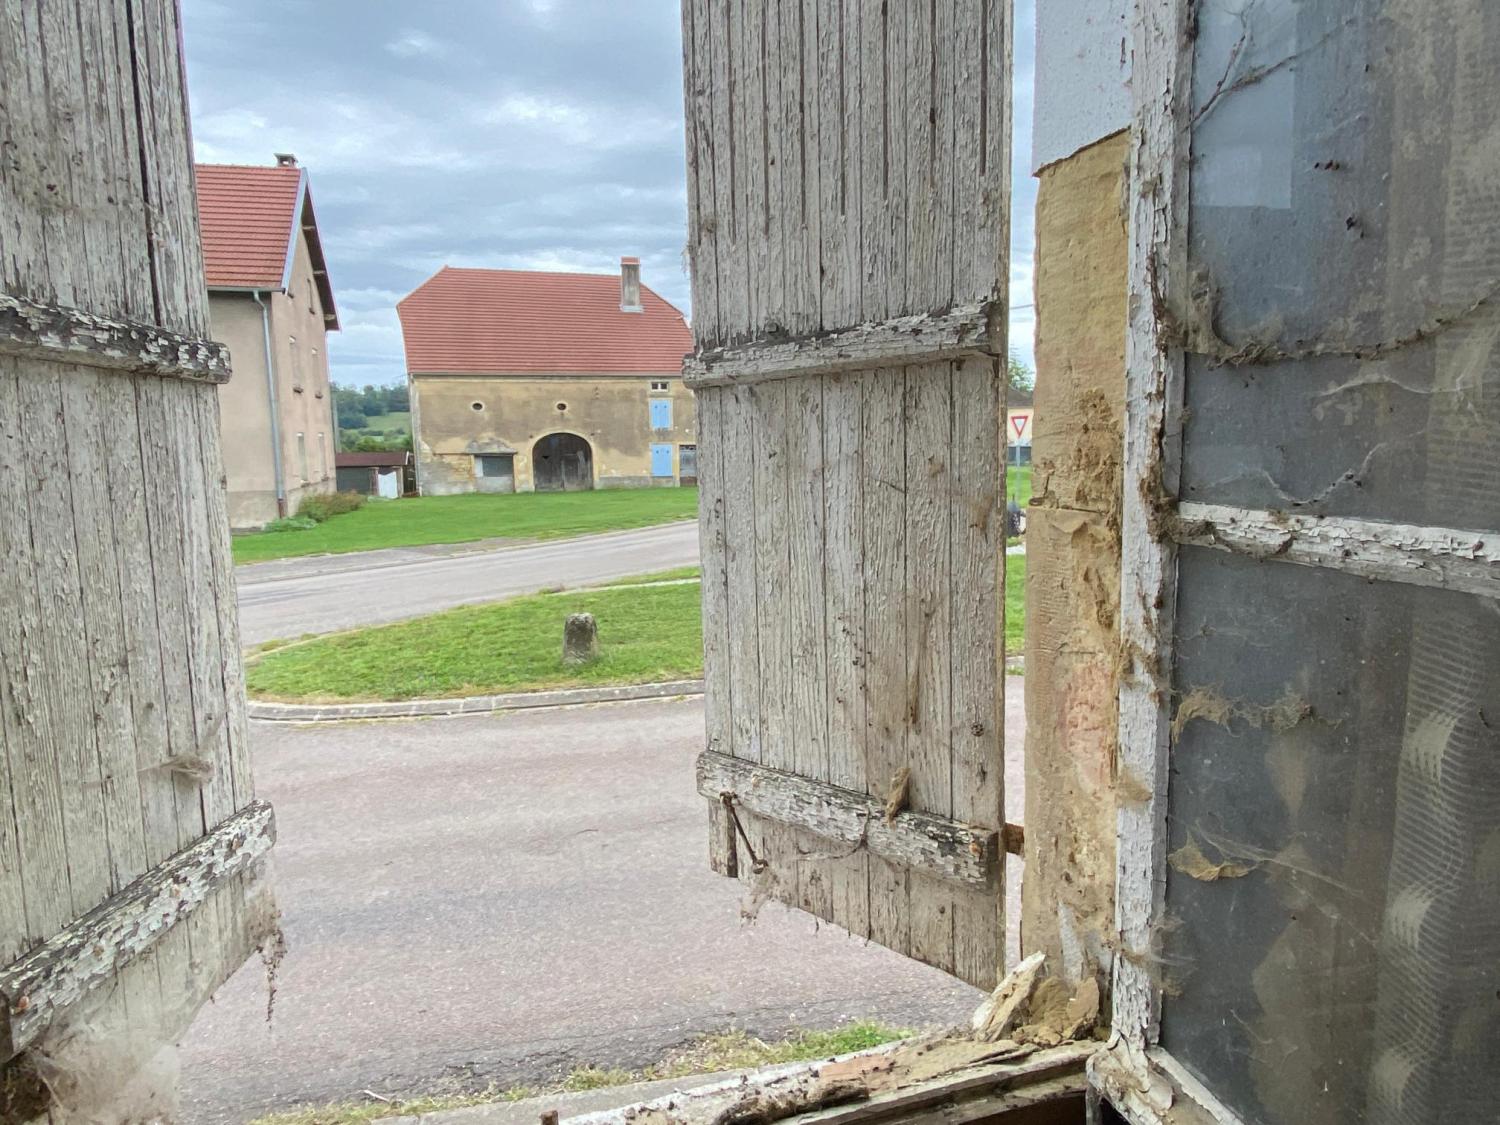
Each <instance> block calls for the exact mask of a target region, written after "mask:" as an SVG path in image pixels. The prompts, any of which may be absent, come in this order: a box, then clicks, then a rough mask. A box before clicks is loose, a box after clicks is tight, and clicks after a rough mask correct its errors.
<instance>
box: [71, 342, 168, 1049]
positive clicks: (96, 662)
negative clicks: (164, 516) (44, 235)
mask: <svg viewBox="0 0 1500 1125" xmlns="http://www.w3.org/2000/svg"><path fill="white" fill-rule="evenodd" d="M120 381H121V380H120V377H119V376H117V375H113V374H109V375H100V374H98V373H96V372H93V371H90V370H88V369H86V368H62V369H60V383H61V391H62V418H63V427H62V428H63V434H64V438H65V448H66V457H67V464H68V470H69V475H70V477H71V480H72V485H73V488H72V499H73V513H72V514H73V526H74V528H75V530H76V541H77V545H78V570H79V589H80V595H81V599H80V600H81V606H82V616H81V617H80V622H81V624H82V627H83V634H84V640H85V644H86V651H87V663H86V667H87V674H88V682H89V698H90V699H91V700H92V702H93V707H92V711H93V727H94V735H95V739H96V741H97V745H98V759H99V768H100V796H101V798H102V801H103V811H104V820H103V822H102V824H100V825H99V826H97V828H96V831H97V832H100V833H102V835H103V838H104V840H105V842H106V849H107V853H108V857H109V872H110V891H111V893H114V892H117V891H119V890H120V889H121V888H123V887H124V886H125V885H126V884H128V883H129V882H131V881H132V880H133V879H135V878H137V877H138V876H140V875H142V874H144V873H145V871H146V869H147V868H148V866H149V860H148V857H147V851H146V840H145V822H144V818H143V815H142V807H141V773H140V771H141V768H142V767H141V765H140V758H141V750H142V749H143V748H141V747H138V746H137V744H136V741H135V723H134V716H133V713H132V708H133V699H132V696H131V692H130V685H129V676H130V656H129V639H128V632H127V623H126V617H125V603H126V602H127V601H128V600H135V599H136V598H137V597H138V596H139V595H138V594H137V592H136V591H135V590H133V589H129V588H127V587H124V586H122V585H121V583H120V574H119V560H118V557H117V554H116V543H115V541H116V536H117V533H118V530H119V522H118V521H117V519H116V513H115V509H114V505H113V500H112V498H111V496H110V493H109V485H108V479H107V478H108V476H109V475H110V474H111V473H114V472H117V471H119V466H118V465H117V464H116V463H115V462H113V461H112V460H111V459H110V458H109V457H108V456H107V453H108V451H109V450H108V439H107V438H106V432H107V431H110V430H113V429H114V428H115V427H117V426H118V425H119V424H120V421H121V419H120V418H119V416H118V415H116V414H114V413H113V412H112V411H110V410H109V409H108V407H109V406H110V405H111V403H110V399H109V394H108V392H109V390H111V389H112V387H110V386H108V384H117V383H119V382H120ZM144 749H146V750H147V753H148V754H150V753H152V752H153V751H155V752H159V747H148V748H144ZM162 768H163V767H162V765H161V763H160V761H153V762H152V763H151V764H150V765H149V766H147V767H146V769H147V772H151V773H157V772H161V770H162ZM157 956H158V954H157V951H156V950H155V949H152V950H150V951H148V952H147V954H146V955H145V956H144V957H141V958H138V959H136V960H135V961H133V962H131V963H130V964H128V965H126V966H125V967H124V968H122V969H121V970H120V971H119V972H118V973H117V974H116V976H115V981H114V989H115V994H116V996H117V998H118V1011H117V1014H116V1015H115V1017H114V1018H116V1019H118V1020H119V1024H120V1027H121V1028H125V1027H128V1028H130V1029H131V1032H132V1034H131V1037H130V1039H131V1041H132V1042H133V1043H139V1044H140V1046H139V1050H140V1051H144V1052H147V1053H152V1052H154V1051H155V1049H156V1044H157V1043H158V1042H159V1040H158V1039H156V1038H154V1037H152V1036H150V1035H148V1034H147V1032H148V1029H149V1027H150V1026H151V1021H152V1020H153V1019H154V1017H155V1013H157V1012H158V1011H159V1010H160V1009H161V1008H162V1007H163V1000H164V998H163V996H162V994H161V985H160V980H159V978H158V974H157ZM165 999H166V1000H167V1002H168V1003H170V1004H172V1005H174V1006H175V1005H179V1004H181V1003H182V998H181V997H178V996H176V995H173V996H171V997H168V998H165ZM135 1050H136V1049H135V1048H132V1049H131V1051H130V1054H131V1055H133V1054H134V1053H135Z"/></svg>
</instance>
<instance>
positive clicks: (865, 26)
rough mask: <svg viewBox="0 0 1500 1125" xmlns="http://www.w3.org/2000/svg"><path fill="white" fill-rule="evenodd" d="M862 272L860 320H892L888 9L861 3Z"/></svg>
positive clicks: (879, 0) (867, 0) (877, 1)
mask: <svg viewBox="0 0 1500 1125" xmlns="http://www.w3.org/2000/svg"><path fill="white" fill-rule="evenodd" d="M859 13H860V18H859V37H860V39H859V59H860V74H859V94H858V99H857V101H858V104H859V114H860V121H859V136H860V138H861V147H860V193H859V209H860V271H859V291H860V295H859V319H860V320H861V321H876V320H884V319H886V317H887V316H888V315H889V309H888V305H887V292H886V278H887V277H888V275H889V261H890V245H891V229H892V228H891V225H890V220H889V216H888V215H887V213H886V206H887V201H888V196H889V194H890V184H891V161H890V148H891V130H890V115H891V106H890V104H889V98H888V90H887V86H886V67H887V59H886V5H885V3H884V2H883V0H859Z"/></svg>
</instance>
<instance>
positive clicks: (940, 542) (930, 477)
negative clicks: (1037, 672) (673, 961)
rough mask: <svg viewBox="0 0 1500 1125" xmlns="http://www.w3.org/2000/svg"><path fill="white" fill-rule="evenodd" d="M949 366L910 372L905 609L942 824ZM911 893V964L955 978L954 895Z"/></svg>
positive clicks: (917, 881) (910, 668)
mask: <svg viewBox="0 0 1500 1125" xmlns="http://www.w3.org/2000/svg"><path fill="white" fill-rule="evenodd" d="M929 260H930V259H929ZM950 367H951V365H950V364H947V363H937V364H927V365H922V366H918V367H909V368H907V371H906V386H905V401H904V406H903V415H904V421H905V426H906V511H905V516H906V527H905V537H906V551H907V560H908V561H907V567H906V589H905V605H904V607H903V608H904V611H905V614H906V652H907V657H906V684H905V691H904V699H905V704H906V716H905V717H906V725H907V742H906V746H907V761H908V765H909V767H910V769H911V807H912V808H914V809H917V810H920V811H922V812H931V813H937V814H938V815H939V816H944V817H951V816H952V815H953V759H952V747H951V732H952V702H953V699H952V687H953V667H952V655H953V654H952V649H951V647H950V635H951V630H952V614H951V606H950V604H949V592H950V587H951V579H952V557H951V551H950V542H949V530H950V523H949V518H948V508H949V502H948V495H949V490H950V474H951V471H952V470H951V467H950V464H949V462H950V460H951V458H952V448H951V447H952V434H953V396H952V380H951V376H950ZM907 893H908V904H909V910H910V913H911V923H910V925H911V943H912V945H911V953H912V956H913V957H916V958H917V959H918V960H920V961H925V962H926V963H927V964H929V965H935V966H937V967H938V968H940V969H946V970H950V971H951V970H952V968H953V915H952V904H953V892H952V890H951V889H950V888H949V887H948V886H947V885H946V884H944V883H942V882H940V881H939V880H936V879H933V878H932V877H930V876H928V875H924V874H922V873H921V872H918V871H913V872H912V873H911V878H910V881H909V883H908V892H907Z"/></svg>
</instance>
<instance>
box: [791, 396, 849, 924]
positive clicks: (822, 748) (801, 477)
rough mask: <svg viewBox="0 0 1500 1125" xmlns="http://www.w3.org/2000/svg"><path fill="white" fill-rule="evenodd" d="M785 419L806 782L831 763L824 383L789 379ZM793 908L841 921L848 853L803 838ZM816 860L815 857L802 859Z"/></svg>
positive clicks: (797, 753)
mask: <svg viewBox="0 0 1500 1125" xmlns="http://www.w3.org/2000/svg"><path fill="white" fill-rule="evenodd" d="M785 393H786V398H787V416H786V420H785V425H786V434H787V450H786V459H787V465H788V468H787V473H788V478H789V479H788V491H787V505H786V509H787V519H786V522H787V527H786V539H787V545H788V554H789V556H790V558H789V561H788V566H789V583H788V587H789V588H788V597H787V608H788V613H789V636H788V644H789V655H790V660H789V662H788V672H789V682H788V684H787V688H788V694H789V697H790V705H791V713H790V723H789V728H790V729H789V734H790V736H791V739H792V762H791V768H792V770H793V771H794V772H796V773H798V774H801V775H802V776H803V777H816V778H826V777H827V776H828V774H829V763H828V720H827V714H828V694H827V693H828V659H827V649H826V640H825V637H826V625H825V621H824V611H825V598H824V592H823V585H824V583H823V568H824V565H825V557H826V547H825V535H824V515H823V511H824V495H823V492H824V479H825V470H824V464H823V425H824V423H823V383H822V381H821V380H798V381H796V382H795V383H791V382H789V383H788V384H787V389H786V392H785ZM800 835H801V838H800V839H799V841H798V847H799V849H800V851H801V853H802V857H799V861H798V864H797V889H798V903H799V905H800V906H801V907H802V908H803V909H804V910H809V911H811V912H812V913H814V914H817V915H819V916H820V917H824V918H832V919H833V920H834V921H836V922H839V923H841V924H842V922H843V919H841V918H838V917H836V916H835V915H834V913H833V897H832V881H831V878H830V872H829V864H830V862H833V861H832V860H831V859H830V858H827V857H831V856H836V855H839V854H841V853H844V852H847V851H848V850H849V849H847V848H841V847H838V846H835V845H831V844H830V843H829V842H828V841H825V840H820V839H819V838H818V837H816V836H812V835H810V834H806V833H803V834H800ZM807 857H814V858H807Z"/></svg>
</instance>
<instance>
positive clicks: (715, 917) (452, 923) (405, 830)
mask: <svg viewBox="0 0 1500 1125" xmlns="http://www.w3.org/2000/svg"><path fill="white" fill-rule="evenodd" d="M1008 686H1009V687H1010V688H1012V689H1014V691H1013V694H1014V695H1015V696H1017V698H1018V697H1019V689H1020V686H1021V681H1020V680H1019V679H1017V678H1014V677H1012V678H1011V679H1010V680H1009V683H1008ZM1019 722H1020V711H1019V705H1018V702H1017V703H1016V704H1013V706H1012V708H1011V713H1010V714H1009V715H1008V716H1007V727H1008V728H1009V730H1010V731H1012V732H1013V735H1012V737H1013V738H1018V737H1019V731H1018V723H1019ZM702 723H703V718H702V705H701V701H699V700H676V701H664V702H650V703H630V704H611V705H607V706H596V707H582V708H570V709H560V710H552V711H546V712H530V713H517V714H513V715H509V716H482V717H465V718H455V719H437V720H426V721H420V720H419V721H401V722H387V723H376V724H368V723H367V724H347V725H344V724H334V725H329V724H322V725H317V726H306V727H289V726H284V725H280V724H257V725H255V727H254V755H255V766H256V771H257V779H256V780H257V786H258V788H259V790H260V792H261V793H262V794H263V795H265V796H267V797H269V798H270V800H272V801H273V802H274V803H275V805H276V808H277V817H278V822H279V826H280V841H279V843H278V844H277V847H276V851H275V864H276V868H275V874H276V880H277V884H278V889H279V897H280V901H281V906H282V910H283V912H284V925H285V929H286V934H287V938H288V941H289V944H290V952H289V954H288V955H287V957H286V960H285V962H284V964H283V965H282V967H281V971H280V977H279V988H278V993H277V1001H276V1017H275V1021H274V1022H273V1023H271V1024H269V1025H268V1024H267V1023H266V1021H265V977H264V972H263V970H262V969H261V967H260V965H259V964H258V963H256V962H251V963H250V964H249V965H247V966H246V967H245V969H243V970H242V971H241V972H240V973H239V975H237V976H236V977H235V978H234V979H233V980H231V981H230V983H229V984H228V985H227V986H226V987H225V988H224V989H223V990H222V991H221V993H220V995H219V996H218V998H217V1000H216V1002H215V1003H214V1004H212V1005H210V1006H209V1007H207V1008H205V1009H204V1011H203V1013H202V1014H201V1015H200V1017H199V1019H198V1021H197V1023H196V1024H195V1025H194V1027H193V1029H192V1031H191V1032H190V1034H189V1036H188V1037H187V1039H186V1041H185V1043H184V1044H183V1050H182V1064H183V1082H182V1088H183V1091H184V1103H185V1104H184V1117H185V1120H187V1121H189V1122H200V1123H208V1122H237V1121H243V1120H245V1119H247V1118H249V1117H253V1116H255V1115H256V1114H258V1113H262V1112H265V1111H267V1110H269V1109H272V1108H276V1107H284V1106H289V1105H294V1104H299V1103H305V1102H311V1101H325V1100H331V1099H343V1098H356V1099H357V1098H362V1097H364V1096H365V1095H363V1094H362V1091H365V1090H373V1091H375V1092H376V1093H378V1094H381V1095H383V1096H385V1097H394V1096H400V1095H405V1094H412V1093H416V1092H420V1091H432V1090H453V1089H469V1088H476V1087H478V1088H482V1087H484V1086H486V1085H488V1084H490V1083H491V1082H494V1083H499V1084H502V1085H508V1084H513V1083H519V1082H527V1083H534V1082H537V1081H540V1080H543V1079H545V1078H548V1077H551V1076H554V1075H556V1074H558V1073H561V1072H565V1071H566V1070H568V1069H570V1068H571V1067H573V1066H576V1065H579V1064H584V1063H597V1064H599V1065H625V1066H636V1065H640V1064H642V1063H645V1062H648V1061H650V1060H652V1059H654V1058H657V1057H659V1056H660V1055H661V1054H662V1052H663V1051H665V1050H667V1049H669V1048H671V1047H672V1046H674V1045H676V1044H680V1043H682V1042H684V1041H685V1040H687V1039H690V1038H692V1037H693V1036H695V1035H696V1034H699V1033H702V1032H705V1031H711V1030H720V1029H723V1028H726V1027H731V1026H735V1027H744V1028H747V1029H749V1030H751V1031H752V1032H754V1033H756V1034H762V1035H780V1034H784V1033H785V1032H787V1031H789V1030H791V1029H794V1028H797V1027H807V1026H827V1025H834V1024H839V1023H842V1022H845V1021H848V1020H851V1019H855V1018H859V1017H866V1016H870V1017H880V1018H883V1019H886V1020H889V1021H892V1022H896V1023H903V1024H911V1025H922V1024H929V1023H946V1022H950V1021H957V1020H962V1019H965V1018H966V1017H967V1015H968V1013H969V1012H971V1011H972V1009H973V1007H974V1004H975V1003H976V1002H977V1000H978V998H979V994H978V993H976V992H975V991H974V990H972V989H970V988H968V987H967V986H965V985H963V984H960V983H958V982H957V981H954V980H952V979H951V978H949V977H947V976H945V975H944V974H942V973H940V972H937V971H935V970H932V969H928V968H925V967H923V966H921V965H918V964H916V963H915V962H912V961H909V960H907V959H906V958H904V957H900V956H897V955H896V954H893V953H890V952H888V951H886V950H884V949H881V948H879V947H878V946H874V945H869V944H866V943H864V942H863V941H860V940H857V939H854V938H851V937H849V936H848V935H847V934H845V933H844V932H843V931H841V930H838V929H836V928H834V927H831V926H826V925H825V926H821V927H820V926H818V925H816V924H815V923H814V922H813V921H812V919H810V918H809V917H807V916H805V915H802V914H800V913H795V912H792V911H789V910H786V909H783V908H781V907H779V906H774V905H773V906H770V907H767V908H766V909H764V910H763V911H762V912H761V915H760V917H759V919H758V921H756V922H755V923H754V924H753V925H743V924H741V922H740V921H739V917H738V902H739V891H738V888H737V886H736V885H735V884H733V883H731V882H729V881H728V880H724V879H720V878H718V877H716V876H714V875H713V874H711V873H710V872H709V871H708V868H707V861H706V854H705V852H706V843H705V840H706V837H705V830H706V818H705V816H704V809H703V804H702V801H701V799H700V798H699V797H698V796H697V795H696V793H695V792H694V784H693V776H692V774H693V760H694V757H695V755H696V754H697V752H698V750H699V748H700V747H701V745H702ZM1019 745H1020V744H1019V742H1018V741H1017V742H1013V746H1014V747H1015V748H1016V750H1017V751H1018V750H1019ZM1008 772H1009V773H1010V774H1011V776H1014V775H1015V771H1014V770H1012V771H1008ZM1019 797H1020V794H1019V792H1017V793H1015V794H1013V795H1012V802H1011V803H1012V807H1013V808H1017V807H1019V806H1018V804H1017V802H1018V800H1019Z"/></svg>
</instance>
